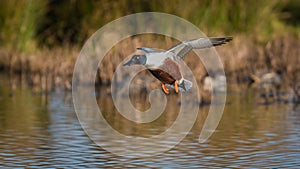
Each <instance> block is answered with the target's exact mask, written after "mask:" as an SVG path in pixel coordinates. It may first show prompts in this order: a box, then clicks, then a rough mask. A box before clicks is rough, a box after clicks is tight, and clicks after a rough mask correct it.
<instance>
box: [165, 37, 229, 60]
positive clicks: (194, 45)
mask: <svg viewBox="0 0 300 169" xmlns="http://www.w3.org/2000/svg"><path fill="white" fill-rule="evenodd" d="M231 40H232V37H222V38H199V39H194V40H188V41H183V42H181V43H179V44H177V45H175V46H173V47H172V48H170V49H169V50H168V52H172V53H174V54H175V56H176V59H183V58H184V56H185V55H186V54H188V53H189V52H190V51H191V50H192V49H203V48H210V47H213V46H219V45H222V44H225V43H227V42H229V41H231Z"/></svg>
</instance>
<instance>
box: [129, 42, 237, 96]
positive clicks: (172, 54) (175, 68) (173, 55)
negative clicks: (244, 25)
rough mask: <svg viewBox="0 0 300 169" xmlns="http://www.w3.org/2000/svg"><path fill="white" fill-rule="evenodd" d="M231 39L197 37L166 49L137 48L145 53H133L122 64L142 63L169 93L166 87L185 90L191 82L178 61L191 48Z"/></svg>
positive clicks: (167, 92)
mask: <svg viewBox="0 0 300 169" xmlns="http://www.w3.org/2000/svg"><path fill="white" fill-rule="evenodd" d="M231 40H232V37H220V38H219V37H217V38H199V39H193V40H187V41H183V42H181V43H178V44H177V45H175V46H173V47H171V48H170V49H168V50H167V51H157V50H154V49H151V48H145V47H142V48H137V50H142V51H144V52H145V54H135V55H133V56H132V57H131V59H130V60H129V61H127V62H126V63H124V64H123V66H131V65H144V66H145V67H146V68H147V69H148V70H149V71H150V73H151V74H152V75H153V76H154V77H156V78H157V79H158V80H160V81H161V82H162V85H161V87H162V89H163V91H164V92H165V93H166V94H169V89H168V87H171V88H173V89H175V92H176V93H178V91H181V92H186V91H188V90H189V89H190V88H191V87H192V82H190V81H189V80H186V79H184V78H183V76H182V74H181V71H180V66H179V63H178V61H179V60H181V59H183V58H184V57H185V56H186V55H187V54H188V53H189V52H190V51H191V50H192V49H203V48H210V47H213V46H219V45H222V44H225V43H227V42H229V41H231Z"/></svg>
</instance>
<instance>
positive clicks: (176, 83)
mask: <svg viewBox="0 0 300 169" xmlns="http://www.w3.org/2000/svg"><path fill="white" fill-rule="evenodd" d="M174 88H175V92H176V93H178V81H177V80H176V81H175V82H174Z"/></svg>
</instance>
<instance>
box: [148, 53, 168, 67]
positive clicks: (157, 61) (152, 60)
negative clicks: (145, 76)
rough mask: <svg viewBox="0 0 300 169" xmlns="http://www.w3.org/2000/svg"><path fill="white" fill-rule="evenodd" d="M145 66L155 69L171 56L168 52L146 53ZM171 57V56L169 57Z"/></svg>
mask: <svg viewBox="0 0 300 169" xmlns="http://www.w3.org/2000/svg"><path fill="white" fill-rule="evenodd" d="M146 56H147V61H146V65H145V66H146V67H147V68H149V69H156V68H158V67H159V66H161V65H162V64H163V63H164V61H165V60H166V58H169V57H171V55H170V53H167V52H159V53H147V54H146ZM171 59H173V57H172V58H171Z"/></svg>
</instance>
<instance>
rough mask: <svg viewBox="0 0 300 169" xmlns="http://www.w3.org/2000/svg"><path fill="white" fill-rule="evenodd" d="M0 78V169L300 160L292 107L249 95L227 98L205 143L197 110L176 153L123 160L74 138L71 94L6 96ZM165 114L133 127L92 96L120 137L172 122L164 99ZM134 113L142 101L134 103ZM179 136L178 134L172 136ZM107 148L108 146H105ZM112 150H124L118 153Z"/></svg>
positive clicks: (298, 122)
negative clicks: (200, 139) (258, 100)
mask: <svg viewBox="0 0 300 169" xmlns="http://www.w3.org/2000/svg"><path fill="white" fill-rule="evenodd" d="M11 91H12V90H11V89H10V87H9V84H8V83H6V81H5V80H3V77H0V166H2V167H3V168H8V167H29V168H41V167H47V166H49V167H56V168H58V167H64V168H67V167H104V166H106V167H109V166H111V167H120V168H124V167H166V168H167V167H168V168H169V167H172V168H190V167H192V166H205V167H212V166H214V167H218V166H219V167H221V168H224V167H228V168H243V167H264V166H265V167H269V168H276V167H281V168H286V167H290V168H296V166H297V165H298V167H299V159H300V148H299V147H300V107H297V106H293V105H288V104H277V105H276V104H274V105H269V106H262V105H258V104H256V100H255V99H254V98H255V97H254V96H252V93H251V92H249V93H247V92H231V93H230V94H228V98H227V102H228V104H227V105H226V107H225V112H224V114H223V117H222V120H221V122H220V124H219V126H218V128H217V131H216V132H215V133H214V134H213V136H212V137H211V138H209V140H208V141H207V142H205V143H202V144H200V143H198V136H199V133H200V130H201V128H202V125H203V121H204V118H205V117H206V113H205V112H207V111H208V109H209V106H205V107H202V108H201V111H200V112H201V113H199V115H198V117H197V120H196V121H197V122H196V124H195V125H194V127H193V129H192V130H191V131H190V133H189V134H188V136H187V137H186V138H185V139H184V140H183V141H182V142H181V143H180V144H179V145H177V146H176V147H174V148H173V149H171V150H170V151H167V152H165V153H163V154H160V155H158V156H155V157H149V158H134V159H131V158H124V157H119V156H116V155H113V154H111V153H109V152H107V151H105V150H103V149H102V148H100V147H98V146H97V145H95V144H94V143H93V142H92V141H91V140H90V139H89V138H88V137H87V135H86V134H85V133H84V131H83V130H82V128H81V126H80V124H79V122H78V119H77V117H76V114H75V112H74V108H73V104H72V97H71V93H65V94H61V92H53V93H51V94H50V95H49V96H48V97H46V96H44V95H35V94H33V93H32V92H31V90H29V89H28V88H26V87H24V86H23V87H17V89H16V90H14V94H12V93H11ZM168 98H169V100H168V103H167V109H166V112H165V113H163V114H162V116H161V117H160V118H159V119H157V120H156V121H154V122H152V123H149V124H135V123H133V122H130V121H128V120H125V119H124V118H122V116H120V115H119V114H118V113H117V112H116V110H115V108H114V107H113V105H112V100H111V99H110V98H109V97H107V96H102V95H99V97H98V104H99V105H100V106H101V108H103V115H104V117H105V118H106V119H107V121H108V123H109V124H111V125H112V126H113V127H114V128H115V129H117V130H118V131H120V132H121V133H124V134H126V135H133V136H144V137H148V136H151V135H155V134H159V133H161V132H163V131H164V130H166V129H167V128H168V127H169V126H170V125H171V124H172V122H173V121H174V120H175V119H176V117H177V115H178V110H177V107H178V106H180V103H179V102H178V99H177V98H176V95H170V96H168ZM133 101H134V104H135V105H136V106H140V109H141V110H143V109H146V108H147V106H149V105H147V104H146V107H144V106H143V105H145V104H141V103H142V102H143V101H147V97H144V98H143V99H139V101H136V100H135V99H133ZM178 134H182V133H178ZM106 141H107V143H109V142H110V140H106ZM116 148H120V149H122V148H124V147H118V145H116Z"/></svg>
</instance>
